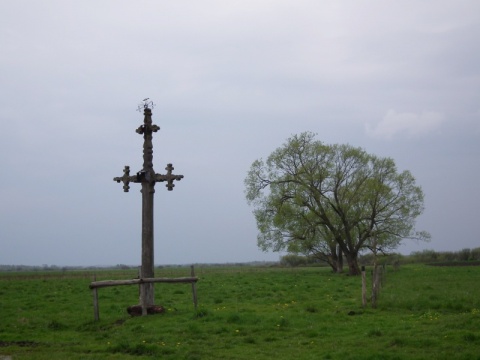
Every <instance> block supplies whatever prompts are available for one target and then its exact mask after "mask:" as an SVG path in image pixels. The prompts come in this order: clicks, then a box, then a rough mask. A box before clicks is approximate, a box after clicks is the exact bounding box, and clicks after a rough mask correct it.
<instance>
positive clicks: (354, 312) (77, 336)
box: [0, 265, 480, 360]
mask: <svg viewBox="0 0 480 360" xmlns="http://www.w3.org/2000/svg"><path fill="white" fill-rule="evenodd" d="M189 270H190V269H189V268H178V269H177V268H165V269H158V270H156V274H155V275H156V276H157V277H178V276H188V275H189ZM196 272H197V276H198V277H199V278H200V281H199V282H198V283H197V291H198V300H199V307H198V310H197V311H196V312H195V311H194V308H193V304H192V294H191V285H190V284H157V285H156V286H155V289H156V290H155V292H156V299H157V301H156V302H157V303H158V304H161V305H163V306H165V307H166V309H167V312H166V313H165V314H162V315H155V316H147V317H130V316H129V315H128V314H127V313H126V307H127V306H129V305H133V304H136V303H138V287H136V286H119V287H111V288H102V289H99V302H100V321H98V322H94V321H93V305H92V293H91V291H90V290H89V288H88V285H89V283H90V282H91V280H92V279H91V274H88V273H85V272H74V271H70V272H68V271H67V272H65V273H61V272H58V273H52V272H45V273H41V272H35V273H0V359H152V358H153V359H155V358H157V359H192V360H193V359H276V360H279V359H468V360H472V359H480V267H478V266H476V267H429V266H423V265H409V266H404V267H402V268H400V269H399V270H398V271H393V270H391V268H388V269H387V274H386V281H385V283H384V286H383V288H382V291H381V294H380V299H379V304H378V308H377V309H375V310H373V309H371V308H365V309H363V308H362V306H361V278H360V277H351V276H346V275H335V274H332V273H331V272H330V271H329V270H328V269H326V268H296V269H282V268H267V267H265V268H261V267H247V266H245V267H221V268H217V267H203V268H202V267H198V268H197V269H196ZM135 275H136V274H135V273H134V272H133V271H132V272H128V271H120V270H118V271H109V272H97V280H107V279H129V278H133V277H135Z"/></svg>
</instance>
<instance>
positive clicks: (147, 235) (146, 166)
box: [113, 99, 183, 315]
mask: <svg viewBox="0 0 480 360" xmlns="http://www.w3.org/2000/svg"><path fill="white" fill-rule="evenodd" d="M147 100H148V99H145V100H144V102H145V103H144V104H143V108H144V122H143V125H141V126H140V127H138V128H137V129H136V132H137V133H138V134H140V135H143V139H144V141H143V168H142V169H141V170H140V171H138V172H137V174H136V175H133V176H131V175H130V167H129V166H125V168H124V170H123V176H121V177H115V178H113V180H114V181H116V182H117V183H120V182H123V191H124V192H128V190H129V188H130V185H129V184H130V183H131V182H133V183H140V184H142V190H141V193H142V266H141V269H140V278H141V279H145V278H153V277H155V276H154V247H153V245H154V239H153V228H154V226H153V194H154V193H155V183H157V182H163V181H166V182H167V184H166V187H167V188H168V190H173V188H174V186H175V185H174V184H173V181H174V180H177V181H180V180H181V179H183V175H174V174H172V170H173V169H174V168H173V166H172V164H168V165H167V167H166V168H165V170H167V173H166V174H156V173H155V171H154V170H153V144H152V138H153V136H152V135H153V133H154V132H157V131H158V130H160V127H158V126H157V125H154V124H152V110H151V109H150V108H149V105H153V104H152V103H151V102H147ZM140 305H141V306H142V314H143V315H146V314H147V308H148V307H150V306H153V305H155V296H154V285H153V283H142V284H141V285H140Z"/></svg>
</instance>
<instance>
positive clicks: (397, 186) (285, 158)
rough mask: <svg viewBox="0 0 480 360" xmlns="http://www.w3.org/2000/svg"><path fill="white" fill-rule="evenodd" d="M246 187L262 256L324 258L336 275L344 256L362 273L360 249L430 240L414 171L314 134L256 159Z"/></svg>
mask: <svg viewBox="0 0 480 360" xmlns="http://www.w3.org/2000/svg"><path fill="white" fill-rule="evenodd" d="M245 186H246V197H247V201H248V203H249V204H250V205H253V207H254V215H255V218H256V221H257V226H258V229H259V235H258V246H259V247H260V248H261V249H262V250H264V251H266V250H273V251H282V250H287V251H289V252H292V253H303V254H308V255H313V256H317V257H318V258H320V259H323V260H326V261H328V263H329V264H330V265H331V266H332V268H334V269H335V270H336V271H341V269H342V261H341V259H342V253H343V255H344V256H345V259H346V262H347V264H348V269H349V273H350V274H352V275H357V274H359V273H360V269H359V266H358V262H357V258H358V254H359V253H360V252H361V251H363V250H365V249H368V248H370V249H374V250H375V251H378V250H380V251H387V250H391V249H395V248H396V247H397V246H398V245H399V244H400V242H401V241H402V240H403V239H406V238H415V239H420V240H427V239H428V238H429V236H430V235H429V234H428V233H426V232H423V231H422V232H416V231H415V219H416V217H418V216H419V215H420V214H421V213H422V211H423V198H424V196H423V192H422V190H421V188H420V187H419V186H417V185H416V184H415V179H414V177H413V176H412V175H411V174H410V172H408V171H403V172H400V173H399V172H398V171H397V168H396V166H395V162H394V161H393V160H392V159H390V158H379V157H376V156H374V155H371V154H368V153H366V152H365V151H364V150H363V149H361V148H356V147H352V146H350V145H326V144H324V143H322V142H321V141H318V140H316V139H315V134H313V133H310V132H305V133H302V134H300V135H294V136H292V137H291V138H289V139H288V140H287V142H286V143H285V144H283V146H281V147H279V148H278V149H276V150H275V151H274V152H273V153H272V154H271V155H270V156H269V157H268V158H267V160H266V161H263V160H262V159H260V160H256V161H254V162H253V164H252V166H251V168H250V170H249V172H248V175H247V177H246V179H245Z"/></svg>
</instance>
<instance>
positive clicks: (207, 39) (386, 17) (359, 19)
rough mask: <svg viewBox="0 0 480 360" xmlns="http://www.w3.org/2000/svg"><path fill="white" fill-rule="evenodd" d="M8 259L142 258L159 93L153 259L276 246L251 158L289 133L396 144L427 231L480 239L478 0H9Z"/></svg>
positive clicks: (4, 6) (249, 254)
mask: <svg viewBox="0 0 480 360" xmlns="http://www.w3.org/2000/svg"><path fill="white" fill-rule="evenodd" d="M0 30H1V32H0V125H1V129H0V166H1V174H2V175H1V176H0V206H1V208H0V245H1V247H0V264H4V265H5V264H24V265H42V264H50V265H52V264H53V265H59V266H64V265H115V264H128V265H138V264H140V250H141V194H140V192H139V190H140V186H139V184H131V189H130V192H129V193H124V192H123V190H122V184H117V183H116V182H114V181H113V177H115V176H121V175H122V170H123V167H124V166H125V165H129V166H130V167H131V169H132V172H136V171H138V170H140V169H141V167H142V162H143V161H142V144H143V139H142V136H140V135H138V134H136V133H135V129H136V128H137V127H138V126H139V125H141V124H142V122H143V115H142V114H141V113H139V112H137V111H136V108H137V106H138V104H140V103H141V100H142V99H143V98H146V97H149V98H150V99H152V100H153V101H154V103H155V104H156V106H155V107H154V109H153V122H154V124H157V125H159V126H160V128H161V130H160V131H159V132H157V133H156V134H154V140H153V141H154V168H155V170H156V172H157V173H164V172H165V170H164V168H165V166H166V164H167V163H173V166H174V167H175V171H174V172H175V173H176V174H183V175H184V176H185V178H184V179H183V180H182V181H181V182H177V183H176V186H175V189H174V191H171V192H169V191H167V189H166V188H165V186H164V184H162V183H159V184H157V185H156V193H155V263H156V264H179V263H181V264H188V263H202V262H222V263H223V262H243V261H254V260H278V259H279V256H280V254H278V253H263V252H261V251H260V250H258V248H257V245H256V236H257V229H256V223H255V219H254V217H253V214H252V210H253V209H252V208H250V207H249V206H248V205H247V203H246V201H245V196H244V183H243V181H244V178H245V176H246V174H247V171H248V170H249V168H250V165H251V163H252V162H253V161H254V160H256V159H259V158H266V157H267V156H268V155H269V154H270V153H271V152H272V151H274V150H275V149H276V148H277V147H279V146H281V145H282V144H283V143H284V142H285V141H286V139H287V138H289V137H290V136H291V135H293V134H299V133H301V132H304V131H312V132H315V133H317V134H318V139H320V140H322V141H324V142H325V143H328V144H332V143H342V144H343V143H349V144H351V145H353V146H359V147H362V148H364V149H365V150H366V151H367V152H369V153H373V154H375V155H378V156H382V157H391V158H393V159H394V160H395V162H396V164H397V166H398V169H399V171H403V170H410V171H411V172H412V174H413V175H414V176H415V178H416V180H417V184H418V185H420V186H421V187H422V188H423V190H424V193H425V212H424V214H423V215H421V216H420V217H419V218H418V221H417V229H418V230H426V231H429V232H430V233H431V235H432V241H431V242H430V243H415V242H412V241H406V242H405V245H403V246H402V247H401V248H399V251H401V252H403V253H405V254H408V253H410V252H411V251H419V250H422V249H435V250H438V251H446V250H454V251H456V250H460V249H462V248H474V247H480V237H479V222H480V219H479V211H478V208H479V204H480V190H479V184H478V178H479V175H480V166H479V165H480V161H479V160H480V41H479V39H480V2H479V1H478V0H435V1H434V0H426V1H422V0H412V1H410V0H401V1H400V0H399V1H383V0H378V1H362V0H358V1H354V0H352V1H344V0H332V1H327V0H322V1H316V0H315V1H314V0H312V1H307V0H295V1H293V0H290V1H281V0H275V1H267V0H255V1H249V0H242V1H233V0H232V1H225V0H204V1H182V0H177V1H167V0H163V1H160V0H158V1H153V0H152V1H118V0H115V1H113V0H111V1H108V0H105V1H68V0H60V1H49V0H44V1H35V0H31V1H22V0H11V1H9V0H3V1H1V2H0Z"/></svg>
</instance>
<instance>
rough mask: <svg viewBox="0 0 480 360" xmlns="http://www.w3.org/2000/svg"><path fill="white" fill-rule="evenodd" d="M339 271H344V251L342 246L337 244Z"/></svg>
mask: <svg viewBox="0 0 480 360" xmlns="http://www.w3.org/2000/svg"><path fill="white" fill-rule="evenodd" d="M337 251H338V252H337V273H339V274H340V273H343V253H342V249H341V248H340V246H337Z"/></svg>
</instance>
